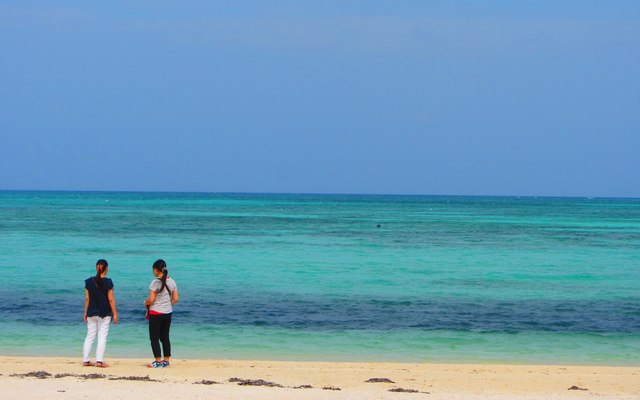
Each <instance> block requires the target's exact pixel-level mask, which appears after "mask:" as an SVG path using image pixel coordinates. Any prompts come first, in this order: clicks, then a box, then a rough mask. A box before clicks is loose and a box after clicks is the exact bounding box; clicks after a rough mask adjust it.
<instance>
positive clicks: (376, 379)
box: [364, 378, 395, 383]
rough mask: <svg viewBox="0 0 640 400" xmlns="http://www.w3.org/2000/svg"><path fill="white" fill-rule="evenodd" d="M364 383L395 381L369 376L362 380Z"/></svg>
mask: <svg viewBox="0 0 640 400" xmlns="http://www.w3.org/2000/svg"><path fill="white" fill-rule="evenodd" d="M364 382H365V383H395V382H394V381H392V380H391V379H389V378H371V379H367V380H366V381H364Z"/></svg>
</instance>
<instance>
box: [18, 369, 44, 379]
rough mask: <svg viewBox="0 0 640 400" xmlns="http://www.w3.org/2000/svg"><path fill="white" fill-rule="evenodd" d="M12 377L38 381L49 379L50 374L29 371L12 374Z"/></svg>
mask: <svg viewBox="0 0 640 400" xmlns="http://www.w3.org/2000/svg"><path fill="white" fill-rule="evenodd" d="M10 376H12V377H18V378H38V379H47V378H51V374H50V373H48V372H47V371H31V372H27V373H24V374H12V375H10Z"/></svg>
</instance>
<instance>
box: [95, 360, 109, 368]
mask: <svg viewBox="0 0 640 400" xmlns="http://www.w3.org/2000/svg"><path fill="white" fill-rule="evenodd" d="M96 367H98V368H109V364H107V363H106V362H102V361H98V362H96Z"/></svg>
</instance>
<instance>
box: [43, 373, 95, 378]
mask: <svg viewBox="0 0 640 400" xmlns="http://www.w3.org/2000/svg"><path fill="white" fill-rule="evenodd" d="M68 376H71V377H73V378H82V379H104V378H106V377H107V376H106V375H103V374H81V375H79V374H68V373H65V374H56V375H55V376H54V378H56V379H60V378H66V377H68Z"/></svg>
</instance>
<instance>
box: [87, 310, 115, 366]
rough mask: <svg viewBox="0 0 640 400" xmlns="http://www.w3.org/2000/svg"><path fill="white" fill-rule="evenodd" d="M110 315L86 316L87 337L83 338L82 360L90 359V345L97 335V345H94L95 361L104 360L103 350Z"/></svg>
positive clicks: (105, 345) (105, 346) (104, 348)
mask: <svg viewBox="0 0 640 400" xmlns="http://www.w3.org/2000/svg"><path fill="white" fill-rule="evenodd" d="M110 323H111V317H104V318H100V317H88V318H87V337H86V338H85V339H84V348H83V351H82V353H83V354H82V359H83V361H85V362H87V361H91V356H90V354H91V346H93V342H94V340H96V334H97V335H98V345H97V347H96V361H97V362H100V361H104V351H105V350H106V348H107V335H108V334H109V324H110Z"/></svg>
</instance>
